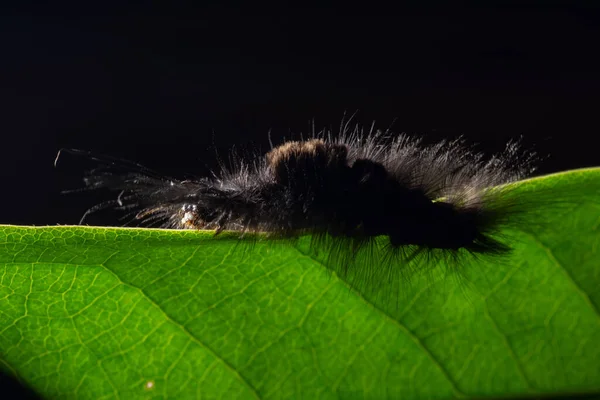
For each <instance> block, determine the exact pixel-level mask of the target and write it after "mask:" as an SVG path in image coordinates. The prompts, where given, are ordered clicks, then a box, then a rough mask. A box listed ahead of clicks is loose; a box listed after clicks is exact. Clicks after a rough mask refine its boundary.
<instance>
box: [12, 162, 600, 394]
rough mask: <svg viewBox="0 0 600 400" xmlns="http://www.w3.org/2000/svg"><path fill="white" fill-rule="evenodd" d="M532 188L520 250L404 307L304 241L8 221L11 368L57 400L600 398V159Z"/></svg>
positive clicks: (429, 289) (409, 293) (416, 295)
mask: <svg viewBox="0 0 600 400" xmlns="http://www.w3.org/2000/svg"><path fill="white" fill-rule="evenodd" d="M518 191H519V192H518V193H519V196H520V199H521V200H523V201H530V202H531V203H532V204H534V203H536V202H538V205H539V207H536V213H537V214H539V215H542V216H543V217H544V219H543V220H544V224H543V229H541V226H542V225H539V226H537V225H528V226H524V227H523V229H521V230H519V231H516V232H513V233H514V234H515V235H516V236H515V237H516V240H515V243H514V244H515V247H516V250H515V252H514V254H513V255H512V256H511V257H510V258H509V259H506V260H503V261H502V262H495V263H494V262H492V261H487V260H484V261H481V262H480V263H479V264H478V265H475V264H473V265H466V266H465V268H466V269H467V270H468V282H469V283H468V285H467V286H466V287H465V285H463V284H461V281H460V280H456V279H448V277H447V276H446V275H444V274H433V275H430V274H426V275H423V276H417V277H415V279H414V280H413V281H412V282H411V284H410V285H405V286H406V291H405V292H403V293H402V295H401V296H400V297H399V299H398V300H397V301H389V299H386V297H385V296H376V294H366V293H362V292H361V288H360V286H356V285H355V286H354V287H353V286H352V285H350V284H348V283H347V282H346V281H344V280H342V279H340V278H338V277H337V276H336V275H335V274H332V273H331V272H330V271H329V270H328V269H327V268H325V267H324V266H323V264H322V263H320V262H319V261H317V259H316V258H315V257H312V256H310V253H307V252H306V251H304V250H302V243H300V244H299V245H298V246H299V247H294V246H292V245H274V244H273V243H270V242H260V241H259V242H258V243H256V244H255V245H254V246H253V247H251V248H250V247H246V248H244V247H243V246H238V242H237V241H236V240H235V239H234V238H231V237H227V236H224V237H223V238H213V237H212V234H211V233H210V232H193V231H167V230H153V229H119V228H95V227H68V226H61V227H15V226H1V227H0V246H1V248H0V265H1V268H0V269H1V272H0V275H1V278H0V366H1V368H2V369H4V370H5V371H8V372H9V373H11V374H13V375H15V376H16V377H18V379H20V380H22V381H24V382H25V383H27V384H28V385H30V386H31V387H33V388H34V389H35V390H37V391H38V392H39V393H41V394H43V395H44V396H45V397H47V398H58V399H70V398H89V399H103V398H121V399H137V398H167V397H168V398H174V399H185V398H223V399H236V398H241V399H252V398H261V399H268V398H292V397H295V398H307V399H316V398H328V399H333V398H393V399H398V398H452V397H486V396H494V397H498V396H512V395H522V394H540V393H542V394H544V393H561V392H588V393H589V392H594V391H600V345H599V344H600V290H598V289H599V288H600V268H599V267H598V264H599V262H600V254H599V252H600V250H599V249H600V230H599V228H598V226H599V224H600V169H588V170H577V171H571V172H567V173H562V174H556V175H551V176H548V177H542V178H537V179H532V180H528V181H524V182H522V183H520V184H519V187H518ZM543 193H546V196H542V195H541V194H543ZM548 195H550V196H551V198H549V196H548ZM567 198H568V199H571V201H568V202H566V203H565V204H569V206H568V207H562V208H560V207H558V208H557V207H551V206H548V204H550V202H549V201H548V200H549V199H550V200H560V199H567ZM538 199H539V200H538ZM573 199H576V201H573ZM468 267H471V268H468ZM465 294H467V295H465Z"/></svg>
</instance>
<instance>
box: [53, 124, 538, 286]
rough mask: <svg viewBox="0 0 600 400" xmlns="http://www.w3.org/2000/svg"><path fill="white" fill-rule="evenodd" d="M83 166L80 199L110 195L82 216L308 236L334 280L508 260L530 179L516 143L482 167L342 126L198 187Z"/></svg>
mask: <svg viewBox="0 0 600 400" xmlns="http://www.w3.org/2000/svg"><path fill="white" fill-rule="evenodd" d="M67 151H69V152H71V153H77V154H87V155H88V156H90V155H89V154H88V153H86V152H82V151H80V150H67ZM59 154H60V153H59ZM90 157H92V158H93V159H95V160H96V161H100V163H101V165H100V167H99V168H97V169H95V170H93V171H90V173H88V174H87V176H86V177H85V179H84V181H85V184H86V187H87V189H109V190H113V191H115V192H118V196H117V198H116V199H115V200H113V201H109V202H106V203H102V204H99V205H97V206H95V207H93V208H91V209H90V210H88V212H87V213H86V215H85V216H87V215H88V214H89V213H92V212H96V211H98V210H101V209H104V208H110V207H114V208H116V209H119V210H126V211H129V215H131V216H133V219H132V221H131V222H133V223H134V224H139V225H142V226H159V227H162V228H174V229H202V230H214V232H215V234H219V233H220V232H222V231H235V232H239V233H242V234H250V235H248V237H254V238H255V237H256V236H257V235H258V236H261V237H263V238H265V239H268V240H294V239H297V238H300V237H305V236H310V244H311V248H315V249H318V253H319V254H325V255H326V258H327V260H328V261H327V263H328V264H329V266H333V267H332V268H333V269H334V270H335V271H336V272H338V273H339V274H342V275H348V274H350V275H353V276H354V277H355V278H357V279H361V280H371V281H373V280H381V279H383V280H385V279H390V276H392V275H393V274H394V273H395V271H399V272H400V273H404V272H406V271H407V270H408V269H415V268H420V267H421V266H423V265H424V264H425V261H432V260H433V261H439V260H445V261H447V262H449V261H450V260H456V259H457V256H458V255H459V254H461V253H464V254H471V255H474V256H483V255H489V256H501V255H503V254H507V253H509V252H510V250H511V242H510V240H509V239H507V238H505V237H503V236H502V234H501V230H502V229H503V228H504V227H505V226H507V225H511V224H514V223H515V221H517V220H518V217H519V215H521V214H523V213H524V212H526V211H527V207H523V206H521V205H520V203H519V201H518V199H516V198H515V196H511V189H510V188H511V185H510V183H512V182H514V181H516V180H519V179H522V178H525V177H528V176H530V175H531V173H532V172H533V171H534V169H535V166H534V160H535V155H534V154H533V153H530V152H522V151H521V150H520V149H519V145H518V143H517V142H510V143H508V145H507V146H506V149H505V151H504V152H502V153H501V154H497V155H494V156H491V157H485V156H484V155H482V154H480V153H478V152H476V151H474V150H473V149H472V148H470V147H469V146H467V145H465V143H464V140H462V139H459V140H453V141H443V142H441V143H437V144H434V145H425V144H423V142H422V141H421V140H420V139H418V138H415V137H411V136H408V135H405V134H400V135H393V134H391V133H390V132H388V131H377V130H375V129H374V128H373V127H371V129H370V130H368V131H366V130H364V129H362V128H361V127H359V126H356V127H353V128H349V127H348V124H347V123H346V124H342V128H341V129H340V132H339V133H338V134H332V133H331V132H326V131H322V132H320V133H313V134H312V135H311V137H310V138H308V139H306V140H299V141H287V142H284V143H283V144H281V145H279V146H276V147H272V148H271V150H270V151H269V152H268V153H266V155H264V156H259V155H256V156H253V157H251V158H244V157H239V156H237V155H234V156H233V158H232V159H233V165H232V166H230V167H225V166H224V165H223V163H220V170H219V171H215V172H214V173H213V176H211V177H206V178H201V179H196V180H177V179H173V178H169V177H165V176H162V175H160V174H158V173H155V172H153V171H151V170H149V169H147V168H145V167H142V166H140V165H138V164H134V163H129V164H126V163H124V162H122V161H118V160H116V159H111V158H107V157H104V158H100V157H93V156H90ZM117 167H120V168H122V167H125V171H124V172H123V171H117V169H118V168H117ZM85 216H84V218H85ZM82 222H83V219H82ZM241 240H244V239H243V238H242V239H241ZM361 254H363V255H364V254H367V255H368V256H367V263H370V264H371V266H370V267H368V269H366V270H364V268H365V267H364V263H362V262H361V263H358V262H357V259H358V258H359V257H361V256H360V255H361ZM369 257H371V258H369ZM373 257H375V258H373ZM359 264H360V265H359ZM373 264H377V265H376V266H375V265H373ZM407 268H408V269H407Z"/></svg>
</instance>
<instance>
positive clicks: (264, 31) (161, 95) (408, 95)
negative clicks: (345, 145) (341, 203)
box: [0, 2, 600, 225]
mask: <svg viewBox="0 0 600 400" xmlns="http://www.w3.org/2000/svg"><path fill="white" fill-rule="evenodd" d="M481 3H485V4H484V5H478V6H471V7H466V6H460V7H458V6H456V5H455V6H454V7H453V8H450V7H440V6H432V5H431V4H427V5H423V6H420V7H417V6H414V7H404V8H403V9H401V10H399V9H397V10H390V9H385V10H383V9H381V10H375V9H351V8H349V6H348V5H347V4H346V5H343V6H342V5H340V6H338V7H333V6H332V7H330V8H328V9H326V8H312V9H308V8H302V9H301V8H296V9H287V10H282V9H272V8H271V9H267V10H264V11H260V10H257V9H242V8H235V9H234V8H231V9H227V8H225V7H223V6H221V7H216V6H203V7H204V8H198V7H196V8H194V9H191V8H186V9H184V8H181V9H177V10H176V9H168V10H167V9H162V8H160V7H158V6H152V5H144V4H136V5H127V6H124V8H121V9H114V10H111V11H110V12H109V11H108V10H103V9H101V8H99V9H97V10H92V9H91V6H89V5H88V7H90V9H87V10H76V9H65V10H57V9H56V7H52V8H51V7H50V6H49V7H48V8H47V9H45V8H43V7H36V8H35V9H32V10H30V11H23V10H18V11H17V10H10V11H7V12H4V13H3V14H2V15H3V16H2V17H0V46H1V51H2V55H1V62H0V107H1V108H0V110H1V118H0V132H1V133H0V134H1V135H2V139H3V141H2V143H3V150H4V151H3V153H2V157H1V158H0V160H1V165H0V171H1V173H2V177H1V179H2V183H3V193H2V207H0V223H10V224H36V225H45V224H51V225H53V224H57V223H60V224H73V223H77V222H78V220H79V217H80V216H81V215H82V214H83V212H84V211H85V210H86V209H87V208H88V207H90V206H92V205H93V204H95V203H96V202H97V201H98V198H94V196H95V195H94V196H91V197H90V196H88V197H81V196H80V195H61V194H60V191H61V190H63V189H70V188H74V187H79V186H81V181H80V177H81V175H82V172H83V171H82V169H81V168H80V166H79V165H78V164H77V163H74V162H72V161H73V160H72V159H69V158H65V159H64V162H63V160H61V162H60V163H59V166H58V168H54V167H53V161H54V157H55V155H56V153H57V151H58V149H59V148H61V147H68V148H80V149H86V150H91V151H93V152H95V153H99V154H109V155H112V156H116V157H122V158H126V159H130V160H135V161H138V162H140V163H142V164H145V165H148V166H149V167H151V168H153V169H156V170H159V171H161V172H164V173H167V174H171V175H176V176H182V177H183V176H184V174H186V173H191V174H196V175H204V174H206V173H207V172H208V168H213V167H215V155H214V150H211V146H213V144H214V146H216V148H217V150H218V151H219V152H220V154H226V152H227V149H228V148H229V147H230V146H232V145H234V144H235V145H241V146H254V145H256V146H259V147H261V148H262V149H267V146H268V135H267V133H268V132H269V130H270V131H271V136H272V138H273V140H274V142H275V143H278V142H280V141H281V139H282V138H283V136H287V137H289V136H290V132H295V133H296V134H297V133H300V132H307V131H309V128H310V123H311V121H312V120H313V119H314V120H315V125H316V126H317V128H321V127H333V128H337V127H338V126H339V124H340V121H341V119H342V116H343V114H344V112H347V113H350V114H352V113H354V112H357V116H356V120H357V121H358V122H362V123H366V124H369V123H370V122H371V121H372V120H376V121H377V124H378V126H379V127H382V128H387V127H388V126H390V124H392V123H393V129H394V130H397V131H399V132H402V131H405V132H409V133H415V134H419V135H423V136H424V137H425V138H426V140H428V141H433V140H438V139H441V138H447V137H456V136H457V135H461V134H462V135H465V136H466V137H467V139H468V140H469V141H472V142H478V143H480V144H481V148H482V149H483V150H485V151H495V150H499V149H501V148H502V146H503V144H504V143H505V142H506V141H507V140H509V139H510V138H514V137H517V136H519V135H521V134H522V135H524V136H525V144H526V145H527V146H535V149H536V150H537V151H538V152H539V153H541V154H543V155H549V156H550V158H549V159H548V160H546V161H545V162H544V163H543V164H542V165H541V169H540V172H541V173H549V172H554V171H560V170H565V169H570V168H577V167H585V166H594V165H600V156H598V155H597V153H598V150H597V147H598V146H597V145H596V142H597V138H596V137H597V133H598V128H599V126H600V122H599V118H598V112H597V110H598V106H599V105H600V101H599V100H600V94H599V93H600V91H599V90H600V78H599V77H598V74H599V73H598V71H600V61H599V59H598V55H597V54H598V47H599V43H600V41H599V39H600V35H599V31H600V26H599V24H598V19H597V8H596V7H595V6H594V5H593V2H590V3H589V5H579V4H578V5H573V3H572V2H571V3H570V4H569V5H568V6H560V5H557V4H550V3H546V5H544V6H543V7H542V6H539V5H537V6H534V5H532V4H527V3H525V2H519V3H517V4H516V5H512V6H509V5H504V6H502V7H499V6H493V5H491V4H488V3H487V2H481ZM98 4H100V3H98ZM394 121H395V122H394Z"/></svg>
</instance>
